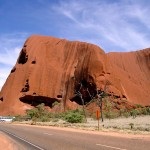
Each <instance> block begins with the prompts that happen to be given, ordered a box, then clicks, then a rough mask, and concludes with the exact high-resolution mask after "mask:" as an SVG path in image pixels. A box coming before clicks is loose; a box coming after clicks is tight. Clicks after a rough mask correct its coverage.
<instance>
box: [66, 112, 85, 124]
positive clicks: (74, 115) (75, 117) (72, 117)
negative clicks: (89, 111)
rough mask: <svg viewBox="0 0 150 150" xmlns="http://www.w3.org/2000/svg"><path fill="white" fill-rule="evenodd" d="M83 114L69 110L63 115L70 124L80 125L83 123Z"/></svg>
mask: <svg viewBox="0 0 150 150" xmlns="http://www.w3.org/2000/svg"><path fill="white" fill-rule="evenodd" d="M83 118H84V115H83V112H81V111H79V110H78V109H77V110H70V111H68V112H66V114H65V120H66V121H67V122H70V123H81V122H83Z"/></svg>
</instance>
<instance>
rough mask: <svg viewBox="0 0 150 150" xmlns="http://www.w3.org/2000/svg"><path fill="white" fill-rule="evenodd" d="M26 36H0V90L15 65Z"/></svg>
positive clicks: (24, 34) (18, 34)
mask: <svg viewBox="0 0 150 150" xmlns="http://www.w3.org/2000/svg"><path fill="white" fill-rule="evenodd" d="M27 35H28V34H26V33H17V34H3V35H1V36H0V89H1V87H2V86H3V84H4V82H5V80H6V78H7V77H8V75H9V73H10V70H11V69H12V67H13V66H14V65H15V63H16V60H17V57H18V55H19V52H20V50H21V47H22V45H23V43H24V41H25V40H26V37H27Z"/></svg>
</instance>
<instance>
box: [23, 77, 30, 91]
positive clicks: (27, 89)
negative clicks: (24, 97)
mask: <svg viewBox="0 0 150 150" xmlns="http://www.w3.org/2000/svg"><path fill="white" fill-rule="evenodd" d="M29 89H30V86H29V80H28V79H27V80H26V84H25V85H24V87H23V88H22V90H21V92H28V91H29Z"/></svg>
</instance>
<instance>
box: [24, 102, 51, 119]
mask: <svg viewBox="0 0 150 150" xmlns="http://www.w3.org/2000/svg"><path fill="white" fill-rule="evenodd" d="M26 113H27V116H29V117H30V118H31V119H32V121H33V122H36V121H42V122H47V121H49V120H50V115H51V114H50V113H49V112H48V111H47V110H46V109H45V108H44V104H43V103H42V104H40V105H37V106H36V107H35V108H33V109H29V110H27V111H26Z"/></svg>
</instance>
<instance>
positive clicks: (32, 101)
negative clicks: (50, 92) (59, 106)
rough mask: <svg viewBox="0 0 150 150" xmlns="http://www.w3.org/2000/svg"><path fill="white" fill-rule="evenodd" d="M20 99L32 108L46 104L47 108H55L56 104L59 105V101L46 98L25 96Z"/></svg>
mask: <svg viewBox="0 0 150 150" xmlns="http://www.w3.org/2000/svg"><path fill="white" fill-rule="evenodd" d="M19 99H20V101H21V102H23V103H27V104H30V105H31V106H37V105H39V104H41V103H44V104H45V106H49V107H50V108H52V107H53V103H54V102H58V103H59V101H58V100H57V99H55V98H50V97H46V96H35V95H34V96H33V95H25V96H23V97H20V98H19Z"/></svg>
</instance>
